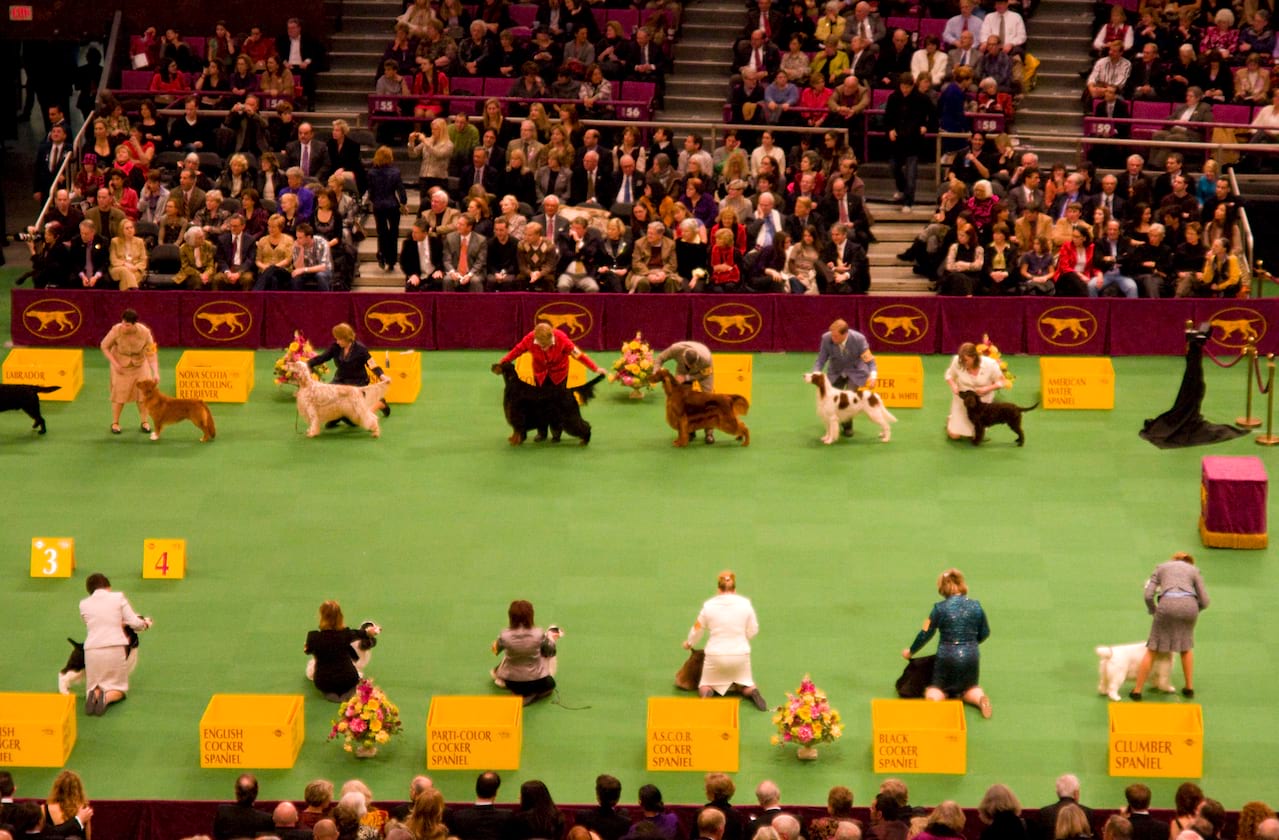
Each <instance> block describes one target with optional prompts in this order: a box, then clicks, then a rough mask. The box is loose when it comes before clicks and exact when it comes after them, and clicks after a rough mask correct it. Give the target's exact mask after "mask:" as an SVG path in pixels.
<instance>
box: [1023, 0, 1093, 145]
mask: <svg viewBox="0 0 1279 840" xmlns="http://www.w3.org/2000/svg"><path fill="white" fill-rule="evenodd" d="M1092 21H1093V4H1092V0H1046V2H1044V3H1041V4H1040V6H1039V10H1038V11H1037V12H1036V13H1035V16H1034V17H1033V18H1031V19H1030V21H1029V23H1028V24H1027V29H1028V30H1029V34H1030V40H1029V41H1028V42H1027V44H1026V47H1027V49H1028V50H1029V52H1030V53H1031V55H1033V56H1035V58H1038V59H1039V61H1040V65H1039V72H1038V74H1037V83H1036V85H1035V89H1034V90H1033V91H1031V92H1030V93H1028V94H1026V96H1025V97H1024V98H1023V99H1022V102H1021V104H1020V105H1019V106H1018V107H1017V120H1016V123H1015V125H1014V131H1015V132H1016V133H1022V132H1028V133H1035V134H1049V135H1054V136H1055V137H1060V138H1061V139H1060V140H1055V139H1048V140H1027V141H1025V142H1024V145H1025V146H1026V148H1027V149H1028V150H1030V151H1035V152H1038V153H1039V157H1040V161H1041V163H1044V164H1048V165H1051V164H1053V163H1058V162H1060V163H1065V164H1067V165H1073V164H1075V163H1076V150H1075V144H1074V142H1073V141H1074V139H1075V138H1077V137H1078V136H1079V131H1080V125H1081V123H1080V119H1081V116H1082V111H1081V109H1080V106H1079V96H1080V93H1081V92H1082V91H1083V79H1081V78H1080V77H1079V73H1080V71H1083V70H1089V69H1091V67H1092V60H1091V59H1090V58H1089V53H1088V51H1089V49H1090V48H1091V47H1092V39H1093V36H1094V34H1095V33H1094V32H1093V31H1092Z"/></svg>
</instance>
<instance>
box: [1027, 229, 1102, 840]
mask: <svg viewBox="0 0 1279 840" xmlns="http://www.w3.org/2000/svg"><path fill="white" fill-rule="evenodd" d="M1100 278H1101V272H1100V271H1098V269H1097V268H1096V266H1095V264H1094V263H1093V244H1092V234H1091V233H1090V232H1089V230H1088V226H1087V225H1084V224H1076V225H1075V226H1074V228H1073V229H1072V230H1071V231H1070V238H1069V239H1067V240H1066V241H1065V242H1063V243H1062V245H1061V248H1060V250H1059V251H1058V253H1057V269H1056V273H1055V276H1054V279H1053V282H1054V283H1055V284H1056V294H1057V296H1058V297H1086V296H1087V295H1088V286H1089V285H1090V284H1093V283H1097V282H1100ZM1041 813H1042V812H1041ZM1041 819H1042V818H1041ZM1052 836H1053V837H1057V835H1056V834H1053V835H1052ZM1057 840H1062V838H1059V837H1058V838H1057Z"/></svg>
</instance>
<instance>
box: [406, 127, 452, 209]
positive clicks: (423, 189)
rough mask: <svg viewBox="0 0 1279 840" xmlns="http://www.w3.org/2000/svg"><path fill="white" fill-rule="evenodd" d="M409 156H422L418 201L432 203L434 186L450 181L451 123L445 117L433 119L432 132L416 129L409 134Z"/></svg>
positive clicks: (442, 185) (425, 203) (419, 171)
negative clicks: (427, 133)
mask: <svg viewBox="0 0 1279 840" xmlns="http://www.w3.org/2000/svg"><path fill="white" fill-rule="evenodd" d="M409 157H410V158H421V159H422V166H421V167H420V168H419V170H418V182H417V190H418V202H419V203H420V204H421V205H422V206H423V207H425V206H426V205H428V204H430V191H431V188H432V187H446V186H448V181H449V160H451V159H452V157H453V141H452V140H450V139H449V124H448V122H447V121H446V120H445V119H444V118H443V117H436V118H435V119H433V120H431V133H430V134H429V135H426V134H423V133H422V132H420V131H415V132H413V133H412V134H410V135H409Z"/></svg>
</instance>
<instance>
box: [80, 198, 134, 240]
mask: <svg viewBox="0 0 1279 840" xmlns="http://www.w3.org/2000/svg"><path fill="white" fill-rule="evenodd" d="M84 217H85V218H86V219H88V220H89V221H90V222H93V226H94V228H95V229H96V230H98V231H101V233H102V235H103V236H107V237H115V236H119V235H120V225H122V224H124V220H125V219H126V218H127V217H126V216H125V215H124V211H123V210H121V209H120V208H119V207H118V206H117V205H116V202H115V195H113V194H112V192H111V188H110V187H106V186H103V187H99V188H98V193H97V202H96V203H95V204H94V206H93V207H91V208H90V209H89V210H87V211H85V214H84Z"/></svg>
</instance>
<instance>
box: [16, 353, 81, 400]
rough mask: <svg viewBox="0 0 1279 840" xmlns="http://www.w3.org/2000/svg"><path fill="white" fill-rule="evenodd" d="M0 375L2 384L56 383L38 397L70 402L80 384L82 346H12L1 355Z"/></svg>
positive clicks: (78, 391)
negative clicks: (0, 369) (1, 366)
mask: <svg viewBox="0 0 1279 840" xmlns="http://www.w3.org/2000/svg"><path fill="white" fill-rule="evenodd" d="M0 377H2V378H3V380H4V383H5V384H6V385H56V386H57V387H58V390H56V391H52V392H50V393H48V394H41V395H40V399H42V400H51V401H53V402H71V401H72V400H74V399H75V398H76V394H78V393H80V389H81V388H83V387H84V351H83V350H46V349H43V348H37V347H15V348H13V349H12V350H10V351H9V355H8V356H5V359H4V366H3V369H2V373H0Z"/></svg>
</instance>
